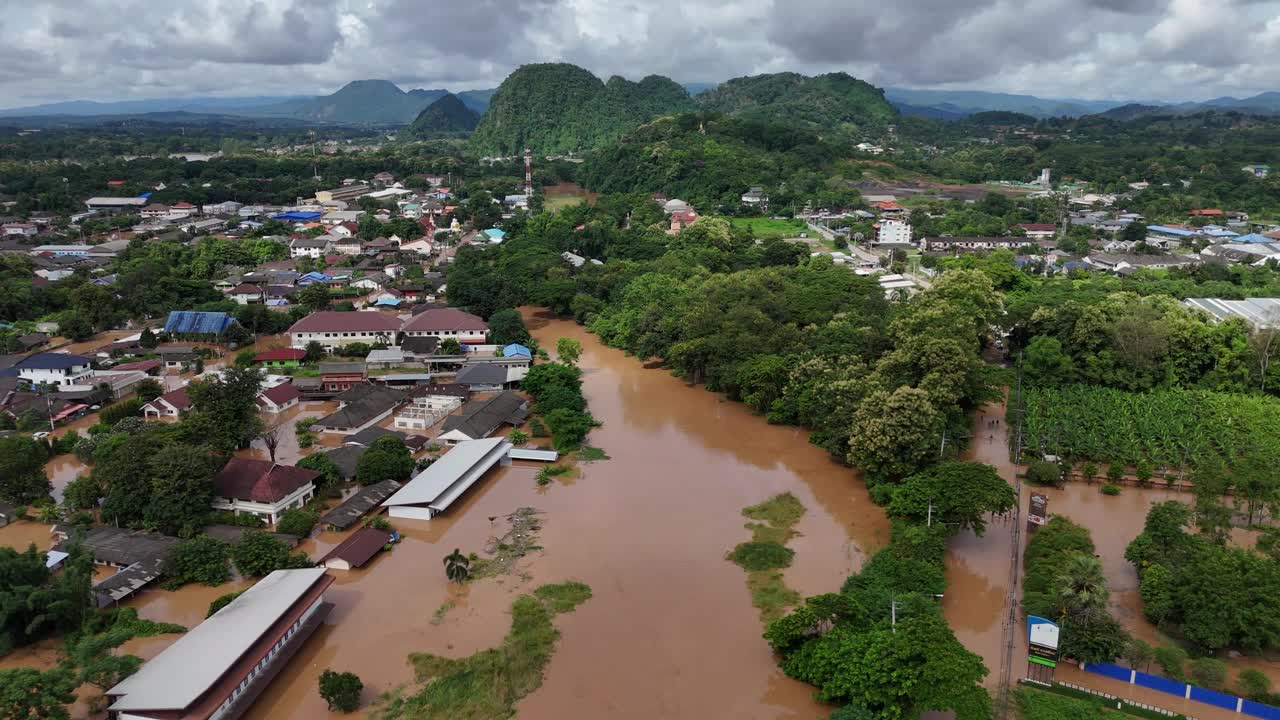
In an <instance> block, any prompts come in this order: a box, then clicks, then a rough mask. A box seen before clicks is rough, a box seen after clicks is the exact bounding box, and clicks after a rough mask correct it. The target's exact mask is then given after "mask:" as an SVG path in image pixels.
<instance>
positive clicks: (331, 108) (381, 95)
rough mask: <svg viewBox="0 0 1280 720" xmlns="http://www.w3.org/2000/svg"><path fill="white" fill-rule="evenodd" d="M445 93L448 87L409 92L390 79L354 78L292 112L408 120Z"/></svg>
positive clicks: (310, 116)
mask: <svg viewBox="0 0 1280 720" xmlns="http://www.w3.org/2000/svg"><path fill="white" fill-rule="evenodd" d="M446 94H448V93H447V92H446V91H445V90H414V91H413V92H409V93H407V92H405V91H403V90H401V89H400V88H399V87H396V84H395V83H393V82H390V81H387V80H355V81H353V82H349V83H347V84H346V85H344V86H343V87H342V89H340V90H338V91H337V92H335V93H334V94H332V95H326V96H324V97H318V98H314V99H312V100H307V101H305V102H303V103H302V104H301V105H299V106H297V107H294V108H291V109H290V113H289V114H290V115H292V116H293V117H297V118H305V119H307V120H320V121H324V122H348V123H406V122H409V121H411V120H413V118H414V117H415V116H417V114H418V113H419V112H421V111H422V109H423V108H425V107H426V106H428V105H430V104H431V103H433V102H435V101H436V100H438V99H440V98H441V97H442V96H444V95H446Z"/></svg>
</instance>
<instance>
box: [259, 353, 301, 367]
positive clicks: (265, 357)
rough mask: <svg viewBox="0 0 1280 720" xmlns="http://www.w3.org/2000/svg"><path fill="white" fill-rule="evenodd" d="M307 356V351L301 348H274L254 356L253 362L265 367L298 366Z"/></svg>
mask: <svg viewBox="0 0 1280 720" xmlns="http://www.w3.org/2000/svg"><path fill="white" fill-rule="evenodd" d="M306 358H307V351H306V350H302V349H300V348H272V349H271V350H266V351H264V352H260V353H258V354H257V355H254V356H253V362H254V363H255V364H257V365H261V366H262V367H264V368H292V367H298V366H299V365H301V364H302V361H303V360H305V359H306Z"/></svg>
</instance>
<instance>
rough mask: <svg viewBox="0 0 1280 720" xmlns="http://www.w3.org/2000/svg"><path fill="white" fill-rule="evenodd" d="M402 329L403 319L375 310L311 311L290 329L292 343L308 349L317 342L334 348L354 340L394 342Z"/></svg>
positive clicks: (331, 348) (372, 342)
mask: <svg viewBox="0 0 1280 720" xmlns="http://www.w3.org/2000/svg"><path fill="white" fill-rule="evenodd" d="M399 330H400V320H399V319H398V318H395V317H393V316H390V315H384V314H382V313H380V312H376V311H356V312H335V311H327V310H326V311H322V312H315V313H311V314H310V315H308V316H306V317H304V318H302V319H301V320H299V321H298V322H296V323H294V324H293V326H292V327H290V328H289V330H288V332H289V344H290V345H291V346H293V347H295V348H299V349H305V348H306V347H307V343H309V342H312V341H315V342H318V343H320V344H321V345H323V346H324V347H325V349H326V350H334V349H336V348H340V347H342V346H344V345H350V344H351V343H357V342H360V343H367V344H369V345H375V344H378V343H383V344H387V345H392V344H394V343H395V340H396V333H397V332H398V331H399Z"/></svg>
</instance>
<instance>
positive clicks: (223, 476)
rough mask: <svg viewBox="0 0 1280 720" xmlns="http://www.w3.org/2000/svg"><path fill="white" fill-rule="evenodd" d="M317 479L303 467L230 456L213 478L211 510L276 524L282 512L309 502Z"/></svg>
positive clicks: (315, 475)
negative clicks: (228, 511) (242, 514)
mask: <svg viewBox="0 0 1280 720" xmlns="http://www.w3.org/2000/svg"><path fill="white" fill-rule="evenodd" d="M318 477H320V473H317V472H315V471H312V470H307V469H305V468H299V467H293V466H292V465H277V464H275V463H271V462H267V461H266V460H253V459H250V458H238V457H233V458H231V460H230V462H228V463H227V464H226V466H225V467H223V468H222V470H220V471H218V474H217V475H214V476H213V488H214V495H215V497H214V499H213V509H215V510H230V511H231V512H234V513H235V514H236V515H240V514H241V513H244V514H248V515H255V516H257V517H259V518H262V519H263V520H266V521H267V522H268V523H270V524H272V525H275V524H276V520H278V519H279V518H280V515H281V513H283V512H284V511H285V510H289V509H292V508H300V507H302V506H303V505H305V504H307V503H308V502H310V501H311V498H312V497H314V496H315V479H316V478H318Z"/></svg>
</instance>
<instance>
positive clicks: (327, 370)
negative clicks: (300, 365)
mask: <svg viewBox="0 0 1280 720" xmlns="http://www.w3.org/2000/svg"><path fill="white" fill-rule="evenodd" d="M367 377H368V368H367V367H366V366H365V364H364V363H362V362H322V363H320V382H321V383H322V384H323V385H324V389H325V390H326V391H327V392H331V393H339V392H345V391H347V390H350V389H351V388H352V387H354V386H356V385H360V384H362V383H364V381H365V379H366V378H367Z"/></svg>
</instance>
